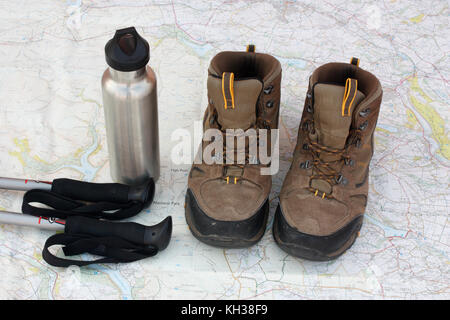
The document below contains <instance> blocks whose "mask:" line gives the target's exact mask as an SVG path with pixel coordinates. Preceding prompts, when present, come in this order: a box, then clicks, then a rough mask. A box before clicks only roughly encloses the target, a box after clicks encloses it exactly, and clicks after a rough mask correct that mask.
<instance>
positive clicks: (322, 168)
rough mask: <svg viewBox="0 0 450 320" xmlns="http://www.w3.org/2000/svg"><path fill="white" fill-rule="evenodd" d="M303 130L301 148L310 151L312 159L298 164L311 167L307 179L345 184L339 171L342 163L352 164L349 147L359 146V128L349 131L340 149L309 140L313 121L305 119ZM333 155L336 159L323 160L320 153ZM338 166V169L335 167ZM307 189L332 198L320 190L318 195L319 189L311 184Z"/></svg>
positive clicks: (322, 196)
mask: <svg viewBox="0 0 450 320" xmlns="http://www.w3.org/2000/svg"><path fill="white" fill-rule="evenodd" d="M303 130H304V131H305V132H306V143H305V144H304V146H303V148H304V149H306V150H308V151H310V154H311V156H312V161H310V160H306V161H305V162H303V163H301V164H300V167H301V168H303V169H309V168H312V169H313V171H312V172H313V174H312V175H311V176H310V178H309V181H310V182H311V181H312V180H314V179H321V180H325V181H326V182H328V183H329V184H330V185H331V186H332V187H333V186H334V185H337V184H339V183H343V184H346V183H347V180H346V179H345V177H344V176H342V174H341V173H340V171H341V170H342V167H343V165H344V164H345V165H353V163H354V161H353V160H352V159H351V158H350V155H349V149H350V147H351V146H352V145H357V146H358V147H359V144H360V141H361V130H360V129H354V130H352V131H351V132H350V139H349V141H348V142H347V144H346V145H345V147H344V148H342V149H337V148H331V147H327V146H324V145H322V144H320V143H317V142H315V141H313V140H311V137H310V135H309V134H310V133H312V134H314V133H315V130H314V122H313V121H312V120H307V121H306V122H305V123H304V126H303ZM321 154H326V155H333V156H334V157H333V158H335V159H336V160H328V161H325V160H323V157H322V159H321V157H320V155H321ZM338 167H339V169H337V168H338ZM308 189H309V191H311V192H312V193H314V195H315V196H321V198H322V199H324V198H332V196H331V194H326V193H325V192H322V194H321V195H319V192H320V191H319V190H318V189H315V188H313V187H311V186H309V187H308Z"/></svg>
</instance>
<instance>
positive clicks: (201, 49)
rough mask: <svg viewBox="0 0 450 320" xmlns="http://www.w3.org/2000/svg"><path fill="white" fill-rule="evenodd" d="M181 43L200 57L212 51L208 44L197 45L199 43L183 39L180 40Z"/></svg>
mask: <svg viewBox="0 0 450 320" xmlns="http://www.w3.org/2000/svg"><path fill="white" fill-rule="evenodd" d="M182 41H183V43H184V44H185V45H187V46H188V47H189V48H191V49H192V50H194V51H195V53H196V54H197V55H199V56H201V57H202V56H204V55H205V54H206V53H208V52H209V51H211V50H213V49H214V48H213V46H212V45H210V44H209V43H205V44H199V43H195V42H192V41H189V40H188V39H184V38H182Z"/></svg>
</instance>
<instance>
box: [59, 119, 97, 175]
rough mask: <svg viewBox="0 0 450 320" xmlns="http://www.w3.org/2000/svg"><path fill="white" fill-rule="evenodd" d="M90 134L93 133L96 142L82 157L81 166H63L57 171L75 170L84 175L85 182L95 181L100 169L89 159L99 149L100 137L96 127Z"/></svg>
mask: <svg viewBox="0 0 450 320" xmlns="http://www.w3.org/2000/svg"><path fill="white" fill-rule="evenodd" d="M89 132H90V133H91V135H92V137H93V139H94V141H93V143H92V145H91V146H89V147H88V148H87V149H86V150H85V151H84V152H83V154H82V155H81V157H80V165H79V166H77V165H73V164H69V165H63V166H61V167H59V168H58V169H57V170H59V169H62V168H72V169H75V170H77V171H79V172H81V173H83V174H84V179H83V180H85V181H92V180H94V178H95V175H96V174H97V171H98V170H99V168H96V167H94V166H93V165H92V164H91V163H90V162H89V161H88V158H89V156H90V155H91V153H93V152H94V151H95V150H96V149H97V147H98V135H97V132H96V131H95V129H94V127H90V128H89Z"/></svg>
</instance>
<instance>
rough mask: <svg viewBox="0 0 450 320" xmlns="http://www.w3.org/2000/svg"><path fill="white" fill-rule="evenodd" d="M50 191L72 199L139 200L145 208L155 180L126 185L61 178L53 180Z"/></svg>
mask: <svg viewBox="0 0 450 320" xmlns="http://www.w3.org/2000/svg"><path fill="white" fill-rule="evenodd" d="M51 191H52V192H54V193H57V194H59V195H62V196H65V197H68V198H70V199H73V200H83V201H91V202H102V201H105V202H112V203H128V202H129V201H139V202H141V203H143V204H144V208H145V207H147V206H148V205H150V203H151V202H152V201H153V196H154V194H155V182H154V181H153V179H152V178H150V179H149V180H148V181H147V182H145V183H144V184H142V185H139V186H128V185H125V184H120V183H92V182H85V181H78V180H73V179H65V178H62V179H55V180H53V182H52V189H51Z"/></svg>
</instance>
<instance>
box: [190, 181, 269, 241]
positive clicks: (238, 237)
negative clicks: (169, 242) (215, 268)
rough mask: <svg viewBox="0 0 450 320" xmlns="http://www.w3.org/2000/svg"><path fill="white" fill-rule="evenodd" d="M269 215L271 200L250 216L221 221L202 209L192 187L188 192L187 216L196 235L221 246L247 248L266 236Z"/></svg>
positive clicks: (200, 238) (202, 239)
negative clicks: (236, 219) (244, 218)
mask: <svg viewBox="0 0 450 320" xmlns="http://www.w3.org/2000/svg"><path fill="white" fill-rule="evenodd" d="M268 216H269V200H268V199H267V200H266V201H265V202H264V204H263V205H262V207H261V208H260V209H259V210H258V211H257V212H256V213H255V214H254V215H252V216H251V217H250V218H248V219H246V220H241V221H220V220H215V219H212V218H211V217H209V216H207V215H206V214H205V213H204V212H203V210H202V209H200V207H199V205H198V203H197V200H195V197H194V195H193V193H192V191H191V190H190V189H188V190H187V192H186V203H185V217H186V222H187V224H188V226H189V229H190V230H191V232H192V234H193V235H194V237H196V238H197V239H198V240H200V241H201V242H203V243H206V244H208V245H211V246H215V247H220V248H246V247H250V246H252V245H254V244H256V243H257V242H258V241H259V240H261V238H262V237H263V236H264V232H265V230H266V224H267V218H268Z"/></svg>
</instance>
